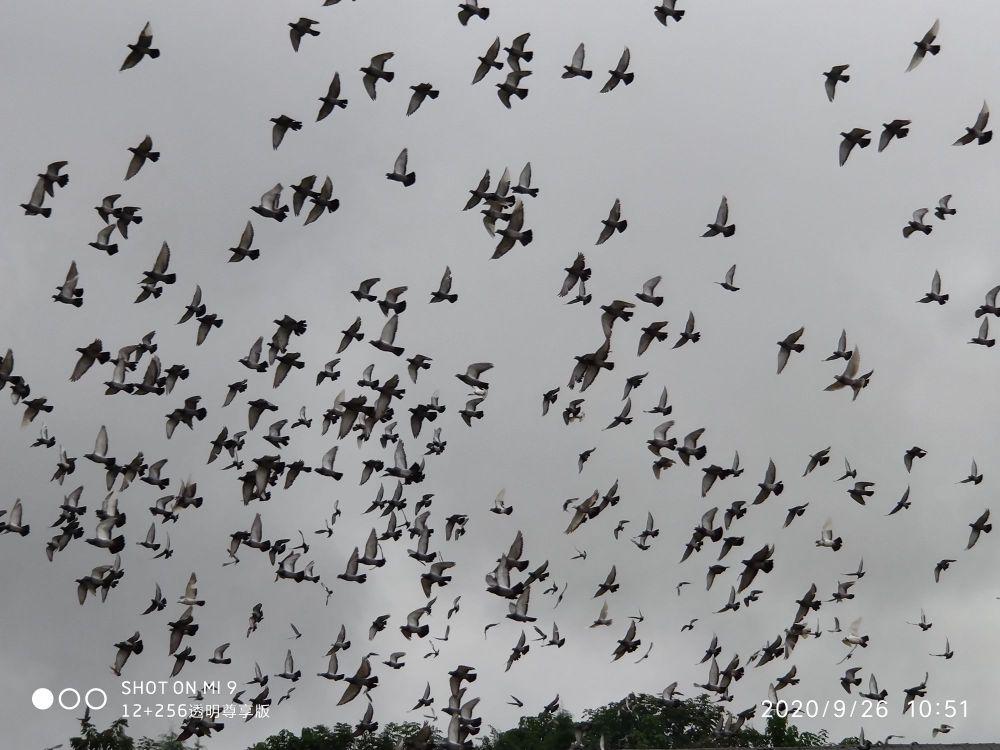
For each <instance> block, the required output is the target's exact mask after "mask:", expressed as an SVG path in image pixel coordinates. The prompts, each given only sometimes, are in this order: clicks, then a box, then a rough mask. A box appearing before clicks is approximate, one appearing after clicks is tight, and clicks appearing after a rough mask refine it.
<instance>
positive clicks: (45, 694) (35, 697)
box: [31, 688, 56, 711]
mask: <svg viewBox="0 0 1000 750" xmlns="http://www.w3.org/2000/svg"><path fill="white" fill-rule="evenodd" d="M55 699H56V698H55V696H54V695H52V691H51V690H49V689H48V688H38V690H36V691H35V692H33V693H32V694H31V705H32V706H34V707H35V708H37V709H38V710H39V711H45V710H47V709H49V708H52V703H53V702H54V701H55Z"/></svg>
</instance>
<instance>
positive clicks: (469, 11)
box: [458, 0, 490, 26]
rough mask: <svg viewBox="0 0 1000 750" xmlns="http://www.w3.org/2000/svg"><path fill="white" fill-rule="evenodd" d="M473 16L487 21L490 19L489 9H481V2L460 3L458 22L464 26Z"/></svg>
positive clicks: (473, 0) (477, 0)
mask: <svg viewBox="0 0 1000 750" xmlns="http://www.w3.org/2000/svg"><path fill="white" fill-rule="evenodd" d="M473 16H475V17H476V18H479V19H481V20H483V21H485V20H486V19H487V18H489V17H490V9H489V8H480V7H479V0H469V1H467V2H462V3H459V5H458V22H459V23H460V24H462V25H463V26H466V25H467V24H468V23H469V19H471V18H472V17H473Z"/></svg>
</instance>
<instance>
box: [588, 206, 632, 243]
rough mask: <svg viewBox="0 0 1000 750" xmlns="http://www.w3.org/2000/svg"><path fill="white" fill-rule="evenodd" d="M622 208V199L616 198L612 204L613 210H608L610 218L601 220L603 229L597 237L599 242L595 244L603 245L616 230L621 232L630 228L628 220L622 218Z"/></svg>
mask: <svg viewBox="0 0 1000 750" xmlns="http://www.w3.org/2000/svg"><path fill="white" fill-rule="evenodd" d="M621 210H622V204H621V201H620V200H618V199H617V198H615V202H614V204H613V205H612V206H611V210H610V211H609V212H608V218H607V219H602V220H601V224H602V225H603V228H602V229H601V234H600V236H599V237H598V238H597V242H596V243H595V244H597V245H603V244H604V243H605V242H607V241H608V240H609V239H610V238H611V236H612V235H613V234H614V233H615V232H618V233H619V234H620V233H622V232H624V231H625V230H626V229H627V228H628V221H626V220H625V219H623V218H621Z"/></svg>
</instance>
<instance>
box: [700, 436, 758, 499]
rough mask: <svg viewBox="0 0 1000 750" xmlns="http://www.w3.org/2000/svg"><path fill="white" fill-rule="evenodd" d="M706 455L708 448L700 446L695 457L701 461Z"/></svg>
mask: <svg viewBox="0 0 1000 750" xmlns="http://www.w3.org/2000/svg"><path fill="white" fill-rule="evenodd" d="M706 453H708V448H706V447H705V446H704V445H700V446H698V448H697V449H695V452H694V457H695V458H697V459H698V460H699V461H700V460H701V459H703V458H704V457H705V454H706ZM775 494H778V493H777V492H776V493H775Z"/></svg>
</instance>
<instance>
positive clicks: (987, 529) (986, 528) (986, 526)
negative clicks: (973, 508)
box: [983, 523, 993, 534]
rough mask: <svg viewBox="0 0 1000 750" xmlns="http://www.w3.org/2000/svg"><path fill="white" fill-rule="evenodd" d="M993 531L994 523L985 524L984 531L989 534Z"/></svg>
mask: <svg viewBox="0 0 1000 750" xmlns="http://www.w3.org/2000/svg"><path fill="white" fill-rule="evenodd" d="M991 531H993V524H991V523H988V524H986V525H985V526H983V533H985V534H989V533H990V532H991Z"/></svg>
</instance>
